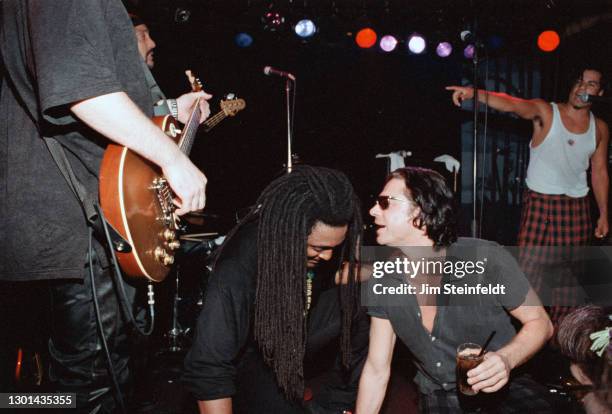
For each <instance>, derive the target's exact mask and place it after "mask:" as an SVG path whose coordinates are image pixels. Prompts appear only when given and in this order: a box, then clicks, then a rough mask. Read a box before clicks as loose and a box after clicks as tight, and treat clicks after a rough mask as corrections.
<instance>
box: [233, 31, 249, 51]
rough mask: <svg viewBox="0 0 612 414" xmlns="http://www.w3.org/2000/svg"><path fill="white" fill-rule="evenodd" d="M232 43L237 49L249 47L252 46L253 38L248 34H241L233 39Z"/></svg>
mask: <svg viewBox="0 0 612 414" xmlns="http://www.w3.org/2000/svg"><path fill="white" fill-rule="evenodd" d="M234 42H235V43H236V46H238V47H241V48H245V47H249V46H251V45H252V44H253V36H251V35H250V34H248V33H244V32H241V33H238V34H237V35H236V36H235V37H234Z"/></svg>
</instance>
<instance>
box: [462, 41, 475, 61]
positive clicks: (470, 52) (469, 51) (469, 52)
mask: <svg viewBox="0 0 612 414" xmlns="http://www.w3.org/2000/svg"><path fill="white" fill-rule="evenodd" d="M475 52H476V48H475V47H474V45H471V44H470V45H467V46H466V47H465V49H463V56H465V58H466V59H472V58H474V53H475Z"/></svg>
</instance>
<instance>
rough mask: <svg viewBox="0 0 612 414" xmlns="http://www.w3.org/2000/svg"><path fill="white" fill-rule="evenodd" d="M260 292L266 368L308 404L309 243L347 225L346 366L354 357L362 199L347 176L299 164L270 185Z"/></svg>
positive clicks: (261, 202)
mask: <svg viewBox="0 0 612 414" xmlns="http://www.w3.org/2000/svg"><path fill="white" fill-rule="evenodd" d="M255 214H257V215H258V216H259V225H258V235H257V256H258V259H257V261H258V262H257V289H256V296H255V321H254V336H255V340H256V341H257V343H258V344H259V347H260V349H261V351H262V354H263V357H264V360H265V362H266V363H267V364H268V365H269V366H270V367H271V368H272V369H273V371H274V374H275V376H276V379H277V382H278V385H279V386H280V388H281V389H282V390H283V391H284V393H285V395H286V396H287V398H289V399H293V400H298V399H302V398H303V393H304V368H303V362H304V353H305V349H306V317H305V309H306V308H305V289H306V283H305V279H306V273H307V263H306V262H307V259H306V251H307V240H308V236H309V234H310V232H311V230H312V229H313V227H314V226H315V225H316V224H317V223H318V222H321V223H323V224H326V225H328V226H333V227H336V226H337V227H340V226H345V225H346V226H348V229H347V235H346V239H345V242H344V244H343V246H342V248H341V261H340V263H341V262H342V261H343V260H344V261H348V262H349V263H350V266H349V269H350V270H349V278H348V283H347V284H345V285H341V287H340V301H341V309H342V338H341V349H342V360H343V363H344V365H345V366H348V363H349V359H350V328H351V322H352V319H353V313H354V311H355V310H357V309H358V308H357V307H358V301H359V296H358V295H359V288H358V282H357V281H356V280H355V279H356V277H355V270H354V268H355V266H354V264H355V262H356V255H357V252H358V250H359V247H360V240H361V226H362V220H361V212H360V206H359V200H358V198H357V196H356V195H355V193H354V191H353V187H352V185H351V183H350V182H349V180H348V178H347V177H346V176H345V175H344V174H343V173H342V172H340V171H336V170H332V169H329V168H322V167H312V166H306V165H300V166H297V167H295V168H294V170H293V172H291V173H289V174H286V175H283V176H282V177H279V178H277V179H275V180H274V181H272V182H271V183H270V184H269V185H268V186H267V187H266V188H265V189H264V190H263V192H262V193H261V195H260V196H259V198H258V200H257V203H256V212H255Z"/></svg>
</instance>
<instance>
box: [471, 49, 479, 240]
mask: <svg viewBox="0 0 612 414" xmlns="http://www.w3.org/2000/svg"><path fill="white" fill-rule="evenodd" d="M473 64H474V82H473V83H474V108H473V110H474V121H473V122H474V128H473V129H474V131H473V132H474V136H473V141H474V158H473V160H472V175H473V181H472V226H471V227H472V237H478V234H479V230H480V229H479V227H480V226H479V223H478V221H477V218H476V217H478V215H477V206H476V203H477V202H478V196H477V195H476V193H477V190H478V106H479V103H480V102H479V101H478V44H477V41H475V42H474V58H473Z"/></svg>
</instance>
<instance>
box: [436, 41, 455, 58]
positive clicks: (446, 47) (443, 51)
mask: <svg viewBox="0 0 612 414" xmlns="http://www.w3.org/2000/svg"><path fill="white" fill-rule="evenodd" d="M452 52H453V45H451V44H450V43H448V42H440V43H439V44H438V47H437V48H436V53H437V54H438V56H440V57H443V58H444V57H448V56H450V54H451V53H452Z"/></svg>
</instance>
